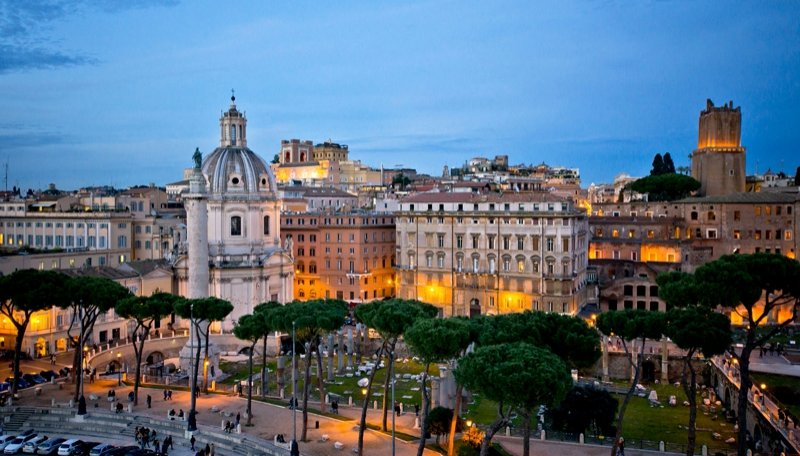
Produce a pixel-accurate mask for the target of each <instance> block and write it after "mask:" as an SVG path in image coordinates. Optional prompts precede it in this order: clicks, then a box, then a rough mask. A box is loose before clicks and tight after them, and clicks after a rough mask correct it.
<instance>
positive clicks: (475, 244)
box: [472, 234, 480, 249]
mask: <svg viewBox="0 0 800 456" xmlns="http://www.w3.org/2000/svg"><path fill="white" fill-rule="evenodd" d="M479 238H480V235H479V234H474V235H472V248H473V249H477V248H478V239H479Z"/></svg>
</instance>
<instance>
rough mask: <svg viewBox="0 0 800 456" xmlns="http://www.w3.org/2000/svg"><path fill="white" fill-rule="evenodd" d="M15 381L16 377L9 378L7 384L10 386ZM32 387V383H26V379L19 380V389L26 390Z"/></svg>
mask: <svg viewBox="0 0 800 456" xmlns="http://www.w3.org/2000/svg"><path fill="white" fill-rule="evenodd" d="M13 381H14V377H7V378H6V382H7V383H8V384H9V385H10V384H11V383H12V382H13ZM29 386H31V385H30V383H28V382H26V381H25V379H24V378H20V379H18V380H17V389H25V388H27V387H29Z"/></svg>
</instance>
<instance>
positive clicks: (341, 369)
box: [336, 331, 345, 375]
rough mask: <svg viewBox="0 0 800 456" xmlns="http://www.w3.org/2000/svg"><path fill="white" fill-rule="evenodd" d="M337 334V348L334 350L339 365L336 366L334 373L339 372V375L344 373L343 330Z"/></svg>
mask: <svg viewBox="0 0 800 456" xmlns="http://www.w3.org/2000/svg"><path fill="white" fill-rule="evenodd" d="M338 335H339V349H338V350H336V351H337V353H338V356H337V358H338V363H339V367H338V369H336V373H337V374H339V375H342V374H344V357H345V354H344V351H345V350H344V332H343V331H339V333H338Z"/></svg>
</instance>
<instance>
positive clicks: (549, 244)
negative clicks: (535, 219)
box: [546, 237, 553, 252]
mask: <svg viewBox="0 0 800 456" xmlns="http://www.w3.org/2000/svg"><path fill="white" fill-rule="evenodd" d="M546 242H547V244H546V245H547V247H546V250H547V251H548V252H552V251H553V238H551V237H549V238H547V241H546Z"/></svg>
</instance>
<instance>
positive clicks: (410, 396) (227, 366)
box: [220, 357, 439, 408]
mask: <svg viewBox="0 0 800 456" xmlns="http://www.w3.org/2000/svg"><path fill="white" fill-rule="evenodd" d="M366 359H367V358H366V357H365V358H364V360H366ZM287 361H288V362H287V364H291V360H287ZM312 361H313V362H314V364H313V365H312V368H311V382H312V388H311V394H310V396H311V398H313V399H314V400H319V394H318V392H317V389H316V384H317V377H316V375H314V373H315V371H316V360H312ZM333 364H334V370H335V369H336V367H337V366H338V360H337V359H336V357H334V361H333ZM322 366H323V372H325V370H326V369H327V358H323V360H322ZM267 367H268V368H269V369H270V374H269V390H270V391H271V392H272V393H273V394H274V393H275V392H277V391H278V384H277V378H276V375H275V374H276V371H277V362H276V361H275V359H274V358H268V359H267ZM424 367H425V366H423V365H421V364H419V363H417V362H415V361H413V360H408V361H407V362H395V374H396V375H401V376H402V375H403V374H411V375H416V374H418V373H419V372H421V371H422V369H423V368H424ZM220 369H221V370H222V371H223V372H225V373H226V374H228V375H229V377H228V378H227V379H225V380H224V381H222V382H221V383H223V384H227V385H232V384H235V383H238V382H239V381H240V380H245V379H247V374H248V366H247V362H236V363H234V362H225V361H222V362H220ZM297 369H298V377H297V390H298V391H302V390H303V375H304V373H305V359H298V360H297ZM260 372H261V360H260V359H258V360H253V373H254V374H255V375H259V373H260ZM291 372H292V370H291V366H287V369H286V372H285V376H286V387H287V391H286V394H287V396H288V395H289V394H291ZM386 374H387V369H385V368H384V369H379V370H378V372H377V373H376V374H375V380H374V383H373V385H372V396H373V400H378V401H381V400H382V395H383V383H384V381H385V380H386ZM429 374H430V375H431V376H438V375H439V368H438V366H436V365H431V367H430V372H429ZM362 378H366V375H365V376H359V375H357V374H354V375H353V376H352V377H347V376H336V377H335V383H326V384H325V392H326V393H332V394H336V395H338V396H340V403H346V402H347V398H348V397H350V396H352V397H353V401H354V402H359V401H361V400H363V398H364V395H363V394H362V392H361V390H362V388H361V387H359V386H358V381H359V380H360V379H362ZM257 384H260V381H257V382H254V385H257ZM412 388H416V391H414V390H412ZM421 398H422V396H421V393H420V391H419V384H418V382H416V381H414V380H407V379H402V378H401V379H399V380H397V382H396V383H395V400H397V401H400V402H403V403H404V404H406V407H408V408H411V407H413V404H421V402H422V399H421Z"/></svg>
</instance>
